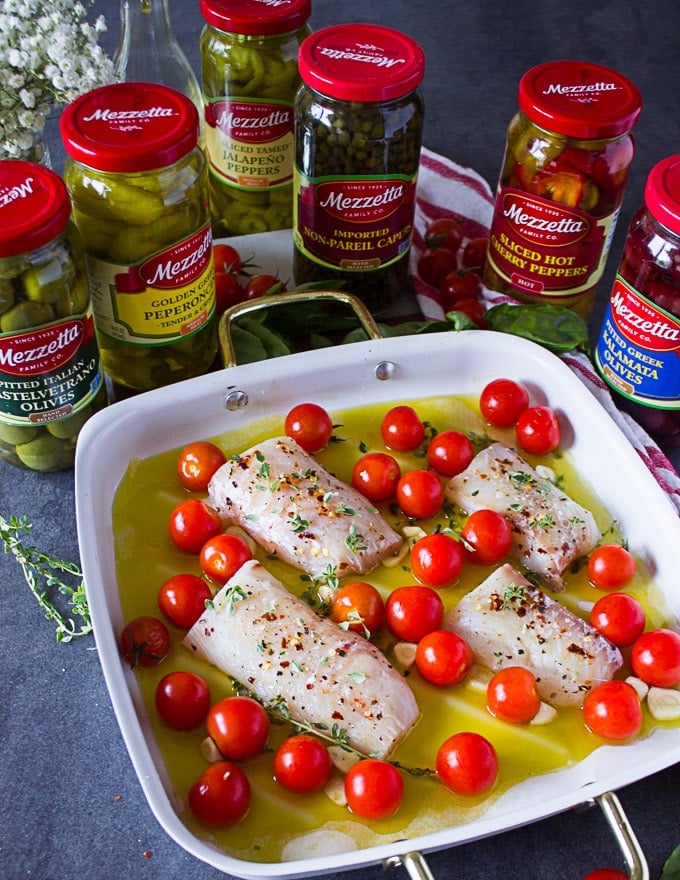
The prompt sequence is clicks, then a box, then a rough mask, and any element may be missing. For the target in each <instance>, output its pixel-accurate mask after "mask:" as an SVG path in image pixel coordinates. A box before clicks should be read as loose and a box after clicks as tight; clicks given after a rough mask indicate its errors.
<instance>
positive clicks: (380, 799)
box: [345, 758, 404, 819]
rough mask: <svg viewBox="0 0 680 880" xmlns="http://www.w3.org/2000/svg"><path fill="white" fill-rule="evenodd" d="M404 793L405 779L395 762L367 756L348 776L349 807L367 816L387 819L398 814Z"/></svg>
mask: <svg viewBox="0 0 680 880" xmlns="http://www.w3.org/2000/svg"><path fill="white" fill-rule="evenodd" d="M403 796H404V780H403V779H402V776H401V773H400V772H399V770H397V768H396V767H395V766H394V765H393V764H388V763H387V761H380V760H378V759H377V758H365V759H364V760H362V761H358V762H357V763H356V764H354V765H353V766H352V767H350V769H349V771H348V773H347V775H346V776H345V797H346V798H347V806H348V807H349V808H350V810H352V812H353V813H356V814H357V816H362V817H363V818H364V819H386V818H387V817H388V816H391V815H392V813H395V812H396V811H397V810H398V809H399V807H400V805H401V801H402V798H403Z"/></svg>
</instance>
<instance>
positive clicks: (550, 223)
mask: <svg viewBox="0 0 680 880" xmlns="http://www.w3.org/2000/svg"><path fill="white" fill-rule="evenodd" d="M518 104H519V110H518V112H517V114H516V115H515V116H514V118H513V119H512V121H511V122H510V126H509V128H508V133H507V144H506V149H505V156H504V159H503V166H502V169H501V173H500V178H499V181H498V189H497V194H496V205H495V210H494V215H493V220H492V225H491V234H490V241H489V250H488V258H487V263H486V267H485V271H484V283H485V285H486V286H487V287H489V288H491V289H492V290H500V291H503V292H504V293H507V294H510V295H511V296H514V297H516V298H517V299H520V300H523V301H525V302H539V301H545V302H551V303H553V304H555V305H561V306H567V307H569V308H572V309H573V310H574V311H576V312H578V313H579V314H580V315H581V316H582V317H583V318H588V317H589V315H590V313H591V311H592V308H593V304H594V301H595V297H596V293H597V286H598V283H599V281H600V279H601V277H602V273H603V272H604V267H605V263H606V260H607V256H608V253H609V248H610V245H611V241H612V236H613V233H614V228H615V226H616V221H617V218H618V215H619V210H620V205H621V200H622V198H623V193H624V189H625V186H626V183H627V181H628V173H629V170H630V166H631V163H632V161H633V156H634V152H635V143H634V140H633V136H632V134H631V129H632V128H633V126H634V124H635V122H636V121H637V118H638V116H639V114H640V110H641V108H642V98H641V96H640V93H639V91H638V89H637V88H636V86H635V85H633V83H632V82H630V80H628V79H627V78H626V77H625V76H623V75H622V74H620V73H617V72H616V71H614V70H610V69H609V68H607V67H602V66H600V65H598V64H591V63H589V62H583V61H550V62H547V63H546V64H541V65H538V66H537V67H534V68H532V69H531V70H529V71H528V72H527V73H525V74H524V76H523V77H522V79H521V80H520V83H519V100H518Z"/></svg>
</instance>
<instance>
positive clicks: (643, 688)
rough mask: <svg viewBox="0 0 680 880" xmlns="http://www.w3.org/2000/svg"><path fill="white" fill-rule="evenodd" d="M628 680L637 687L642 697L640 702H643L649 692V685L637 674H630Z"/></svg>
mask: <svg viewBox="0 0 680 880" xmlns="http://www.w3.org/2000/svg"><path fill="white" fill-rule="evenodd" d="M626 681H627V683H628V684H629V685H631V687H634V688H635V690H636V692H637V695H638V697H639V698H640V702H642V701H643V700H644V699H645V697H646V696H647V694H648V693H649V685H648V684H646V683H645V682H644V681H643V680H642V679H641V678H637V677H636V676H635V675H629V676H628V678H627V679H626Z"/></svg>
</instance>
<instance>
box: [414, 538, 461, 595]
mask: <svg viewBox="0 0 680 880" xmlns="http://www.w3.org/2000/svg"><path fill="white" fill-rule="evenodd" d="M464 563H465V551H464V549H463V544H462V543H461V542H460V541H457V540H456V539H455V538H452V537H451V536H450V535H445V534H443V533H441V532H435V533H434V534H433V535H425V537H423V538H419V539H418V540H417V541H416V542H415V544H414V545H413V547H412V548H411V570H412V571H413V574H414V576H415V577H416V578H417V580H419V581H420V583H421V584H425V585H426V586H428V587H448V586H450V585H451V584H455V582H456V581H457V580H458V578H459V577H460V573H461V571H462V570H463V565H464Z"/></svg>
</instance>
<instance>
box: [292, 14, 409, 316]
mask: <svg viewBox="0 0 680 880" xmlns="http://www.w3.org/2000/svg"><path fill="white" fill-rule="evenodd" d="M424 73H425V56H424V54H423V51H422V49H421V48H420V46H419V45H418V43H416V42H415V41H414V40H412V39H411V38H410V37H409V36H407V35H406V34H403V33H401V32H399V31H396V30H393V29H391V28H386V27H380V26H378V25H372V24H355V23H352V24H341V25H335V26H332V27H328V28H326V29H324V30H320V31H318V32H317V33H315V34H312V35H311V36H310V37H308V38H307V39H306V40H305V42H304V43H303V44H302V46H301V48H300V75H301V77H302V82H303V84H302V86H301V88H300V90H299V92H298V96H297V101H296V110H295V162H296V165H295V182H294V196H295V199H294V211H295V214H294V222H293V236H294V242H295V248H294V255H293V273H294V276H295V281H296V283H297V284H302V283H306V282H312V281H315V282H316V281H327V280H329V279H330V280H334V281H342V282H344V287H345V289H346V290H347V291H349V292H350V293H353V294H355V295H356V296H358V297H359V298H360V299H362V300H363V301H364V302H365V304H366V305H367V307H368V308H369V309H370V310H371V311H372V312H373V313H375V314H379V313H381V312H384V311H385V310H386V309H387V308H389V306H390V305H392V304H393V303H394V301H395V300H396V299H397V297H398V295H399V294H400V293H401V292H403V291H406V290H407V289H408V255H409V249H410V246H411V239H412V234H413V218H414V211H415V193H416V180H417V175H418V166H419V160H420V147H421V141H422V129H423V115H424V106H423V100H422V97H421V95H420V92H419V89H418V87H419V85H420V83H421V82H422V79H423V76H424Z"/></svg>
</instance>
